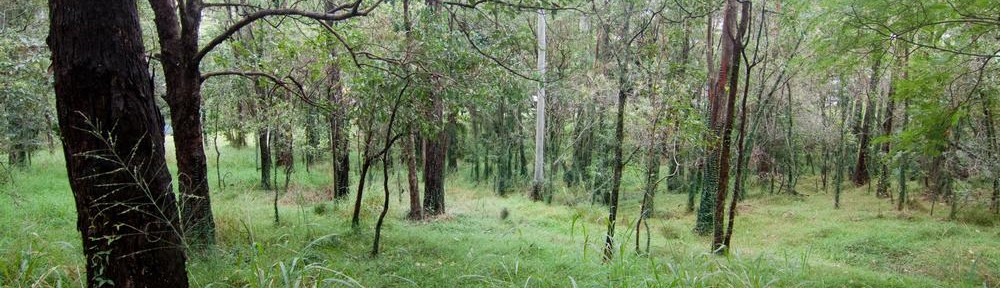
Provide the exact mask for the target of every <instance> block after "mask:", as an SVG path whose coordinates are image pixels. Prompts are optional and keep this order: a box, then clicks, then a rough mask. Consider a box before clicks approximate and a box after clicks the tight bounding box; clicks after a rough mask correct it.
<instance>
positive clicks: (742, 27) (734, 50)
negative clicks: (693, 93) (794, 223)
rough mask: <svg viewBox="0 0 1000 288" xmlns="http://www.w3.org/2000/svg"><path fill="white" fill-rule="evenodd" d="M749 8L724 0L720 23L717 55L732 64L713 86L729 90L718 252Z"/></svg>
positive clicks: (722, 153) (734, 0)
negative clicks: (738, 18) (738, 14)
mask: <svg viewBox="0 0 1000 288" xmlns="http://www.w3.org/2000/svg"><path fill="white" fill-rule="evenodd" d="M737 4H739V5H740V6H741V8H742V9H741V12H740V22H739V24H738V25H739V27H738V28H737V31H736V33H735V35H734V34H733V31H732V29H733V28H734V27H732V26H734V25H737V24H736V23H735V22H734V21H735V19H733V18H735V17H736V5H737ZM749 9H750V5H749V4H748V3H740V2H738V0H729V1H727V2H726V16H725V18H724V19H723V24H722V25H723V28H722V35H724V36H723V45H722V46H723V48H722V55H721V58H719V59H720V61H719V62H722V63H725V62H727V61H728V62H729V63H730V64H729V65H728V66H731V67H727V65H725V64H723V65H722V67H720V69H719V79H718V81H719V82H718V83H719V84H718V89H717V90H716V91H717V92H719V93H721V92H727V93H728V97H727V99H726V100H725V103H726V104H725V105H726V108H725V109H726V110H725V111H724V112H721V113H724V114H723V115H725V119H722V121H723V122H722V123H721V124H722V129H721V131H720V132H721V135H718V136H720V137H721V138H722V145H721V146H720V147H719V148H718V149H720V150H721V151H720V153H719V160H718V161H719V183H718V188H717V189H718V190H716V191H715V197H716V200H715V205H716V206H715V207H714V208H715V215H714V219H713V220H714V221H715V223H714V225H713V228H714V231H713V232H714V233H713V237H712V250H713V251H715V253H717V254H726V253H728V251H729V247H726V246H725V245H724V243H725V237H726V235H725V233H724V231H725V230H724V228H725V227H724V226H723V225H724V222H723V220H725V214H723V213H724V212H725V207H726V196H727V195H728V194H729V170H730V167H729V166H730V165H729V161H730V151H732V149H730V146H731V144H732V143H731V142H732V135H733V133H732V131H733V118H734V116H735V115H734V114H736V113H735V109H734V105H735V103H736V93H737V91H738V90H739V86H738V85H739V75H740V73H739V71H740V54H739V51H742V48H741V46H742V45H743V44H742V43H743V34H744V31H746V29H747V25H748V23H747V19H748V17H749V14H750V11H749ZM722 73H726V74H722ZM727 84H728V85H729V87H728V88H727V87H725V86H723V85H727ZM721 96H722V95H721V94H720V95H716V97H717V99H718V98H721ZM720 101H721V100H720ZM733 202H734V203H735V202H736V200H733Z"/></svg>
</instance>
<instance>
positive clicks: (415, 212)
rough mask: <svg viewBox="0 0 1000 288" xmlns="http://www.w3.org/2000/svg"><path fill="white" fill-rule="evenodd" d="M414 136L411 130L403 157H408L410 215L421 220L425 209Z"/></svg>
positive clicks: (413, 218)
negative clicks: (418, 175) (418, 179)
mask: <svg viewBox="0 0 1000 288" xmlns="http://www.w3.org/2000/svg"><path fill="white" fill-rule="evenodd" d="M414 138H415V136H414V135H413V133H412V132H411V133H410V136H409V137H408V139H407V141H406V147H403V154H404V156H403V157H404V158H406V172H407V173H406V176H407V178H406V179H407V183H409V188H410V213H409V214H408V217H409V218H410V219H411V220H420V219H423V218H424V210H423V207H421V206H420V187H419V186H420V184H419V182H417V157H416V156H415V155H414V154H415V153H416V149H417V148H416V140H415V139H414Z"/></svg>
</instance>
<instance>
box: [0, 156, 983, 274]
mask: <svg viewBox="0 0 1000 288" xmlns="http://www.w3.org/2000/svg"><path fill="white" fill-rule="evenodd" d="M167 142H168V143H170V142H171V141H169V140H168V141H167ZM168 148H169V147H168ZM221 152H222V158H221V159H220V163H221V164H220V165H221V166H222V167H221V168H222V169H221V172H222V173H220V174H221V175H222V177H225V181H224V182H225V183H226V186H225V187H217V184H218V183H219V181H216V180H217V179H215V177H217V175H216V174H215V173H211V175H209V176H210V177H211V183H212V185H213V187H212V193H213V195H212V199H213V200H214V201H215V203H213V207H214V208H215V210H216V211H215V215H216V222H217V226H218V234H219V236H218V237H219V239H218V240H219V241H218V245H217V246H216V247H215V248H213V249H206V250H204V251H199V252H192V253H193V254H190V255H189V258H190V260H189V266H188V271H189V273H190V279H191V283H192V285H193V286H194V287H465V286H472V287H953V286H968V287H983V286H988V287H990V286H991V287H996V286H998V285H1000V282H998V281H1000V280H998V279H1000V245H997V243H998V242H997V241H998V240H997V239H1000V229H998V228H997V225H996V222H994V221H988V220H982V218H987V219H988V217H987V216H983V215H978V214H975V213H974V212H968V213H963V214H960V215H959V221H946V217H947V215H940V214H935V216H934V217H931V216H928V215H927V213H926V212H923V211H919V210H917V209H912V210H910V211H906V212H902V213H900V212H896V211H895V210H894V209H893V206H892V205H891V204H890V203H888V202H886V201H884V200H879V199H875V197H874V196H873V195H868V194H865V192H864V188H857V189H848V190H846V191H845V192H844V198H843V203H842V208H841V209H839V210H834V209H833V200H832V197H833V195H832V194H825V193H823V192H821V191H810V190H809V189H810V188H811V187H815V185H813V184H815V183H813V182H811V181H815V179H812V178H806V179H803V180H802V182H800V190H802V192H803V193H804V194H806V195H807V196H804V197H794V198H793V197H789V196H783V195H767V194H766V189H765V190H764V192H762V191H756V190H752V191H751V194H750V195H749V197H747V200H746V201H745V202H743V203H741V204H740V207H739V212H740V213H739V216H738V218H737V219H736V227H735V232H734V237H733V250H732V253H731V256H728V257H720V256H715V255H713V254H711V253H709V251H708V246H709V242H710V239H708V238H703V237H699V236H696V235H694V234H692V233H691V232H690V231H691V228H692V227H693V224H694V223H693V222H694V221H693V215H692V214H687V213H686V212H685V211H684V204H685V203H686V195H683V194H667V193H660V194H659V195H657V196H656V201H657V205H656V207H657V209H659V211H657V213H656V214H655V215H654V217H652V218H650V219H649V221H650V222H649V223H650V225H651V229H650V231H651V233H653V234H652V237H653V238H652V240H653V241H652V243H651V247H650V251H649V253H648V254H645V253H644V254H636V252H635V251H633V250H634V248H633V245H630V243H634V242H632V241H634V238H632V237H634V231H632V230H631V229H630V228H629V227H627V226H633V225H629V223H632V224H634V222H633V221H635V217H636V216H637V215H638V212H639V211H638V209H639V205H638V204H639V201H640V200H641V196H642V195H641V192H640V191H641V189H640V188H641V186H640V185H641V183H642V181H641V172H639V171H627V172H626V174H625V179H624V181H623V183H625V186H624V187H623V190H622V191H623V198H622V202H621V203H622V206H621V208H620V209H621V210H620V211H621V214H622V218H620V219H619V222H620V223H621V225H623V226H621V227H620V228H621V229H620V231H619V234H618V235H616V239H615V240H616V241H615V243H618V244H616V245H618V246H616V247H615V248H616V250H615V251H617V254H616V257H615V258H614V259H613V260H612V261H611V262H609V263H606V264H605V263H602V262H601V249H602V248H603V237H604V233H605V231H604V229H605V228H604V227H605V226H604V224H605V222H604V221H607V220H606V218H607V214H606V213H607V212H606V207H603V206H599V205H595V206H592V205H590V204H589V201H580V200H579V199H588V198H587V197H589V193H588V192H587V191H578V189H572V188H569V187H562V186H560V185H556V186H555V189H556V191H560V192H559V193H558V194H557V195H556V198H555V200H554V203H553V205H551V206H550V205H546V204H544V203H536V202H531V201H529V200H527V199H526V197H523V196H522V195H518V194H517V193H512V194H513V195H510V196H508V197H498V196H496V195H494V194H493V191H492V189H491V185H488V183H474V182H472V181H470V180H468V179H467V177H466V175H469V173H468V171H458V172H455V173H453V174H450V175H449V177H450V178H449V181H448V183H447V186H446V189H447V197H448V201H447V203H448V205H449V207H448V209H449V215H447V216H444V217H440V218H436V219H430V220H427V221H422V222H411V221H407V220H404V219H405V215H404V214H405V210H406V208H405V207H406V203H405V201H408V200H407V199H396V198H397V197H400V194H399V193H398V191H393V193H390V194H391V196H390V200H391V201H390V203H391V204H392V208H391V209H392V210H391V211H390V213H389V215H388V216H387V222H386V223H385V227H384V231H383V240H382V241H383V244H382V247H383V251H382V253H381V254H380V256H378V257H377V258H372V257H371V256H369V253H368V252H369V249H370V244H371V240H372V237H373V230H372V229H373V228H374V227H373V226H374V224H375V223H374V222H375V221H374V220H375V217H377V213H378V212H379V211H380V208H381V207H380V205H381V201H382V199H383V198H381V197H382V195H381V193H366V195H369V196H366V197H367V198H365V199H364V201H363V206H364V207H363V208H364V209H363V210H362V211H361V212H362V219H363V221H362V229H359V230H357V231H355V230H352V229H350V225H349V224H348V222H349V219H350V217H349V216H350V212H351V211H350V209H351V207H350V206H349V205H348V203H338V202H333V201H331V200H329V199H328V198H326V195H328V193H329V191H328V187H327V186H328V183H329V178H330V177H329V175H330V174H331V173H330V167H329V165H326V164H320V165H317V166H314V167H312V168H310V172H309V173H307V172H305V169H302V168H301V167H302V166H301V165H302V164H301V163H300V164H299V169H298V171H296V172H294V173H293V174H292V175H291V176H292V179H291V183H292V185H291V187H290V189H289V191H288V192H287V194H284V195H281V198H280V199H279V205H280V207H279V208H280V209H279V213H280V214H281V217H282V222H281V223H280V224H275V223H274V222H273V221H272V220H273V219H272V217H273V216H272V213H273V212H272V211H271V210H270V209H271V205H272V203H271V202H270V201H271V199H270V197H271V196H270V195H269V194H267V193H265V191H261V190H259V188H258V187H259V183H258V182H257V181H259V177H258V173H259V172H258V170H257V168H256V165H255V161H254V157H255V154H254V151H253V149H252V148H246V149H242V150H237V149H233V148H230V147H228V146H222V147H221ZM167 155H168V161H170V163H174V162H173V159H172V157H173V156H172V155H173V153H172V152H171V151H168V153H167ZM34 159H35V163H34V165H33V166H32V167H30V168H28V169H26V170H20V171H14V172H13V173H14V175H13V179H14V180H15V181H13V182H12V183H7V184H3V185H2V186H0V203H4V204H3V205H0V286H2V287H59V286H62V287H68V286H80V285H82V282H81V279H82V277H83V274H84V269H83V266H82V265H83V256H82V253H81V249H80V240H79V237H80V236H79V233H78V232H77V231H76V230H75V221H76V215H75V210H74V206H73V199H72V194H71V193H70V191H69V187H68V182H67V180H66V178H65V177H66V174H65V168H64V167H65V166H64V164H63V162H62V161H63V160H62V156H61V154H59V153H53V154H49V153H47V152H41V153H39V154H38V155H36V156H35V158H34ZM209 162H210V164H212V165H215V161H214V160H213V161H209ZM171 165H173V164H171ZM376 170H378V169H376ZM172 171H176V169H175V168H172ZM210 171H214V167H210ZM379 174H380V173H376V175H375V176H374V177H373V179H372V180H373V181H379V179H380V178H379V177H382V176H381V175H379ZM397 175H398V176H402V177H405V175H403V174H402V173H397ZM283 176H284V175H282V177H283ZM393 177H396V176H393ZM390 180H391V181H390V183H392V185H390V188H391V189H400V187H397V185H396V179H395V178H392V179H390ZM402 180H403V181H402V182H405V179H402ZM356 181H357V179H352V183H353V184H356V183H357V182H356ZM525 183H527V182H525ZM175 186H176V185H175ZM372 186H376V185H372ZM519 188H520V190H514V191H520V192H525V193H526V192H527V191H528V188H529V187H527V186H525V187H519ZM916 194H917V193H914V195H916ZM402 197H406V195H405V193H404V194H402ZM918 204H919V199H918ZM504 209H506V210H507V211H509V217H507V218H506V219H501V217H500V213H501V211H503V210H504ZM968 210H969V211H971V210H972V208H969V209H968ZM942 214H946V213H942ZM963 219H969V221H963ZM976 219H980V220H976Z"/></svg>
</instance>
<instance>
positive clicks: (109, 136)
mask: <svg viewBox="0 0 1000 288" xmlns="http://www.w3.org/2000/svg"><path fill="white" fill-rule="evenodd" d="M49 9H50V10H49V11H50V18H49V19H50V21H51V22H50V24H51V25H50V26H49V27H50V30H49V39H48V43H49V47H50V48H51V51H52V71H53V74H54V77H55V93H56V108H57V112H58V118H59V129H60V132H61V135H62V137H63V141H62V142H63V152H64V155H65V158H66V170H67V173H68V176H69V181H70V187H71V189H72V191H73V196H74V199H75V203H76V209H77V216H78V217H77V229H78V230H79V231H80V234H81V238H82V241H83V243H82V246H83V248H84V251H83V252H84V255H85V257H84V259H85V261H86V262H87V264H86V266H85V267H86V269H87V279H86V282H87V285H88V286H90V287H99V286H102V285H106V284H108V282H113V283H114V285H118V286H121V287H156V286H159V287H188V283H187V271H186V270H185V261H186V260H185V254H184V246H185V244H184V242H183V235H182V234H181V233H182V230H181V229H180V220H179V217H178V214H177V202H176V199H175V198H174V194H173V193H172V189H171V183H170V182H171V180H170V173H169V171H168V168H167V165H166V160H165V157H164V148H163V141H164V135H163V126H164V121H163V117H162V116H161V115H160V114H159V109H158V108H157V106H156V101H155V96H154V93H153V79H152V77H150V75H149V72H147V71H148V69H149V67H148V64H147V63H146V60H145V50H144V47H143V44H142V32H141V29H140V24H139V12H138V9H137V7H136V2H135V1H109V0H100V1H97V0H51V1H49ZM95 15H100V17H95ZM81 128H83V129H81Z"/></svg>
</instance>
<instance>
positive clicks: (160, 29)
mask: <svg viewBox="0 0 1000 288" xmlns="http://www.w3.org/2000/svg"><path fill="white" fill-rule="evenodd" d="M149 3H150V6H152V8H153V14H154V16H155V19H154V22H155V24H156V32H157V35H158V37H159V42H160V55H159V56H160V58H161V59H160V60H161V61H160V62H162V63H164V65H163V71H164V77H165V78H166V82H167V95H166V97H165V98H166V100H167V105H168V106H170V119H171V121H170V122H171V123H172V124H173V126H174V127H175V128H177V129H174V131H176V133H175V134H174V146H175V147H176V149H177V168H178V182H179V183H180V194H181V197H182V201H181V203H182V209H181V210H182V213H181V214H182V215H183V223H182V224H183V227H184V229H185V231H187V232H188V234H189V235H185V236H186V237H188V238H190V239H191V240H192V242H195V243H205V244H212V243H214V242H215V222H214V220H213V219H212V204H211V200H210V198H209V191H208V181H207V179H208V171H207V170H208V169H207V168H206V164H205V163H206V158H205V149H204V141H203V139H202V123H201V100H202V97H201V83H202V81H203V80H204V79H205V78H207V77H204V75H202V74H201V62H202V60H204V59H205V56H206V55H208V53H210V52H212V50H214V49H215V48H216V47H218V46H219V45H220V44H222V43H223V42H224V41H226V40H227V39H229V38H230V37H232V36H233V35H234V34H235V33H236V32H238V31H239V30H240V29H242V28H244V27H246V26H247V25H250V24H252V23H253V22H255V21H258V20H261V19H264V18H267V17H274V16H301V17H306V18H311V19H315V20H326V21H342V20H345V19H350V18H353V17H357V16H364V15H368V13H370V12H371V11H372V10H373V9H375V8H376V7H378V4H379V3H381V2H376V3H375V4H374V5H373V6H370V7H366V8H363V7H361V6H362V1H353V2H351V3H347V4H343V5H339V6H336V7H334V8H333V9H327V10H326V11H324V12H310V11H303V10H298V9H293V8H274V9H258V10H256V11H255V12H252V13H248V14H247V15H244V16H243V18H241V19H240V20H238V21H236V22H234V23H233V24H231V25H229V26H228V27H226V28H225V29H224V30H223V31H222V32H221V33H220V34H219V35H216V36H215V37H214V38H212V39H211V40H210V41H209V42H208V43H206V44H205V46H199V44H198V42H199V39H200V36H199V31H200V29H201V20H202V11H203V10H204V9H205V8H209V7H228V6H229V5H208V4H206V3H204V2H203V1H201V0H177V1H174V0H149ZM237 6H239V5H237Z"/></svg>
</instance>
